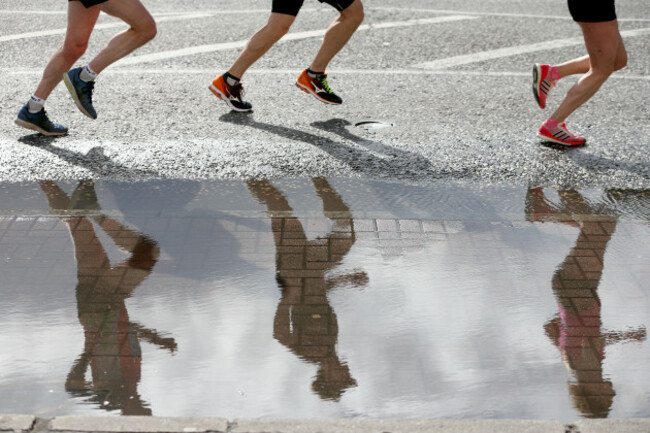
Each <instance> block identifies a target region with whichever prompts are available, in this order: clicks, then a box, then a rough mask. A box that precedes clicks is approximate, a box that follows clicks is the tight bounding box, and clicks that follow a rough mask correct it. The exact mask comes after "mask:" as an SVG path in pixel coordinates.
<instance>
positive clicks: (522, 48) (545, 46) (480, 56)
mask: <svg viewBox="0 0 650 433" xmlns="http://www.w3.org/2000/svg"><path fill="white" fill-rule="evenodd" d="M649 34H650V28H643V29H636V30H626V31H622V32H621V36H623V37H627V38H630V37H635V36H644V35H649ZM582 44H584V39H583V38H568V39H555V40H552V41H546V42H539V43H536V44H528V45H517V46H514V47H508V48H499V49H496V50H490V51H483V52H479V53H471V54H465V55H462V56H454V57H447V58H446V59H438V60H433V61H431V62H426V63H419V64H416V65H413V67H414V68H423V69H446V68H451V67H454V66H462V65H468V64H471V63H478V62H484V61H486V60H494V59H501V58H504V57H511V56H517V55H520V54H527V53H534V52H537V51H546V50H555V49H558V48H566V47H573V46H576V45H582Z"/></svg>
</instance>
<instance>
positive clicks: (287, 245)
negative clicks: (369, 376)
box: [246, 178, 368, 400]
mask: <svg viewBox="0 0 650 433" xmlns="http://www.w3.org/2000/svg"><path fill="white" fill-rule="evenodd" d="M312 183H313V184H314V188H315V189H316V193H317V194H318V196H319V197H320V198H321V200H322V202H323V212H324V214H325V215H332V214H333V213H336V214H337V215H341V217H337V218H331V217H330V218H329V219H330V221H331V223H332V227H331V229H330V231H329V232H328V233H326V234H324V235H321V236H319V237H318V238H316V239H314V240H308V239H307V236H306V234H305V230H304V228H303V226H302V223H301V222H300V221H299V220H298V219H296V218H295V217H293V216H292V217H286V218H285V217H274V216H273V213H274V212H283V213H289V214H290V213H291V212H292V209H291V206H290V205H289V202H288V201H287V199H286V198H285V197H284V196H283V195H282V193H281V192H280V191H279V190H278V189H276V188H275V187H274V186H273V185H272V184H271V183H270V182H269V181H267V180H249V181H248V182H247V183H246V184H247V186H248V189H249V190H250V192H251V194H252V195H253V196H254V197H255V198H257V199H258V200H259V201H260V202H261V203H262V204H264V205H266V207H267V210H268V212H269V215H270V216H271V222H272V229H273V238H274V241H275V249H276V256H275V257H276V260H275V263H276V279H277V282H278V284H279V286H280V288H281V290H282V299H281V300H280V303H279V304H278V307H277V310H276V313H275V319H274V322H273V337H275V339H276V340H278V341H279V342H280V343H282V344H283V345H285V346H287V347H288V348H289V349H290V350H291V351H292V352H293V353H295V354H296V355H297V356H298V357H299V358H301V359H303V360H305V361H307V362H310V363H313V364H316V365H318V372H317V373H316V377H315V379H314V382H313V383H312V389H313V390H314V392H316V393H317V394H318V395H319V396H320V397H321V398H322V399H324V400H339V399H340V398H341V396H342V394H343V392H344V391H345V390H346V389H348V388H351V387H354V386H356V384H357V382H356V381H355V380H354V378H353V377H352V375H351V373H350V369H349V367H348V365H347V364H346V363H344V362H342V361H341V360H340V359H339V356H338V354H337V352H336V342H337V339H338V322H337V319H336V314H335V313H334V310H333V309H332V307H331V306H330V304H329V301H328V299H327V293H328V292H329V291H330V290H331V289H332V288H334V287H337V286H340V285H341V284H349V285H352V286H365V285H366V284H367V283H368V275H367V274H366V273H365V272H363V271H359V272H354V273H351V274H347V275H343V276H336V277H333V278H328V277H327V275H326V274H327V273H328V272H329V271H330V270H331V269H333V268H335V267H336V266H338V265H339V264H341V261H342V260H343V257H345V255H346V254H347V253H348V252H349V251H350V249H351V248H352V245H353V244H354V242H355V233H354V221H353V219H352V214H351V212H350V211H349V209H348V207H347V205H346V204H345V203H344V202H343V200H342V198H341V196H339V194H338V193H337V192H336V191H335V190H334V189H332V187H331V186H330V185H329V183H328V182H327V181H326V180H325V179H323V178H315V179H312Z"/></svg>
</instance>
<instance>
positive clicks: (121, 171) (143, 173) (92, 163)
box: [18, 135, 160, 178]
mask: <svg viewBox="0 0 650 433" xmlns="http://www.w3.org/2000/svg"><path fill="white" fill-rule="evenodd" d="M18 141H19V142H21V143H23V144H27V145H29V146H34V147H38V148H41V149H43V150H46V151H48V152H50V153H52V154H53V155H56V156H57V157H59V158H60V159H62V160H63V161H65V162H67V163H69V164H71V165H76V166H78V167H82V168H85V169H87V170H89V171H91V172H93V173H94V174H96V175H99V176H102V177H111V178H115V177H118V178H132V177H136V178H151V177H160V174H159V173H158V172H155V171H151V170H140V169H133V168H129V167H125V166H123V165H120V164H116V163H115V162H114V161H113V160H112V159H110V158H109V157H107V156H106V155H104V150H103V148H101V147H99V146H96V147H93V148H92V149H90V150H89V151H88V153H87V154H85V155H84V154H83V153H81V152H75V151H72V150H67V149H62V148H60V147H56V146H53V145H52V142H53V141H54V139H52V137H45V136H40V135H35V136H34V135H28V136H24V137H21V138H19V139H18Z"/></svg>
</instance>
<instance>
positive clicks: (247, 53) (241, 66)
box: [228, 12, 296, 79]
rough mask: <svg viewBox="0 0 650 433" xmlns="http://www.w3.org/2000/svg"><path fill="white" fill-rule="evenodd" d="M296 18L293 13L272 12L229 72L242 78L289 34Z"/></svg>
mask: <svg viewBox="0 0 650 433" xmlns="http://www.w3.org/2000/svg"><path fill="white" fill-rule="evenodd" d="M295 19H296V17H295V16H293V15H288V14H282V13H276V12H272V13H271V15H270V16H269V20H268V22H267V23H266V25H265V26H264V27H262V28H261V29H260V30H258V31H257V33H255V34H254V35H253V36H252V37H251V38H250V40H249V41H248V43H246V47H244V49H243V51H242V52H241V53H240V54H239V56H238V57H237V60H235V63H233V65H232V66H231V67H230V69H228V73H229V74H231V75H233V76H235V77H238V78H240V79H241V78H242V76H243V75H244V73H246V71H247V70H248V68H250V67H251V65H252V64H253V63H255V62H256V61H257V60H259V59H260V58H261V57H262V56H263V55H264V54H265V53H266V52H267V51H268V50H269V49H270V48H271V47H272V46H273V45H274V44H275V43H276V42H277V41H279V40H280V39H281V38H282V37H283V36H284V35H286V34H287V32H288V31H289V29H290V28H291V25H292V24H293V22H294V20H295Z"/></svg>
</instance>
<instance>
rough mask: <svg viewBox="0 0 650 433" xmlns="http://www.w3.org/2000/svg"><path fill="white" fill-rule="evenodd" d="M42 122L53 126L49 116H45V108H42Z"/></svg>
mask: <svg viewBox="0 0 650 433" xmlns="http://www.w3.org/2000/svg"><path fill="white" fill-rule="evenodd" d="M43 123H45V125H47V127H49V128H54V122H52V121H51V120H50V118H49V117H47V111H45V109H43Z"/></svg>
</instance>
